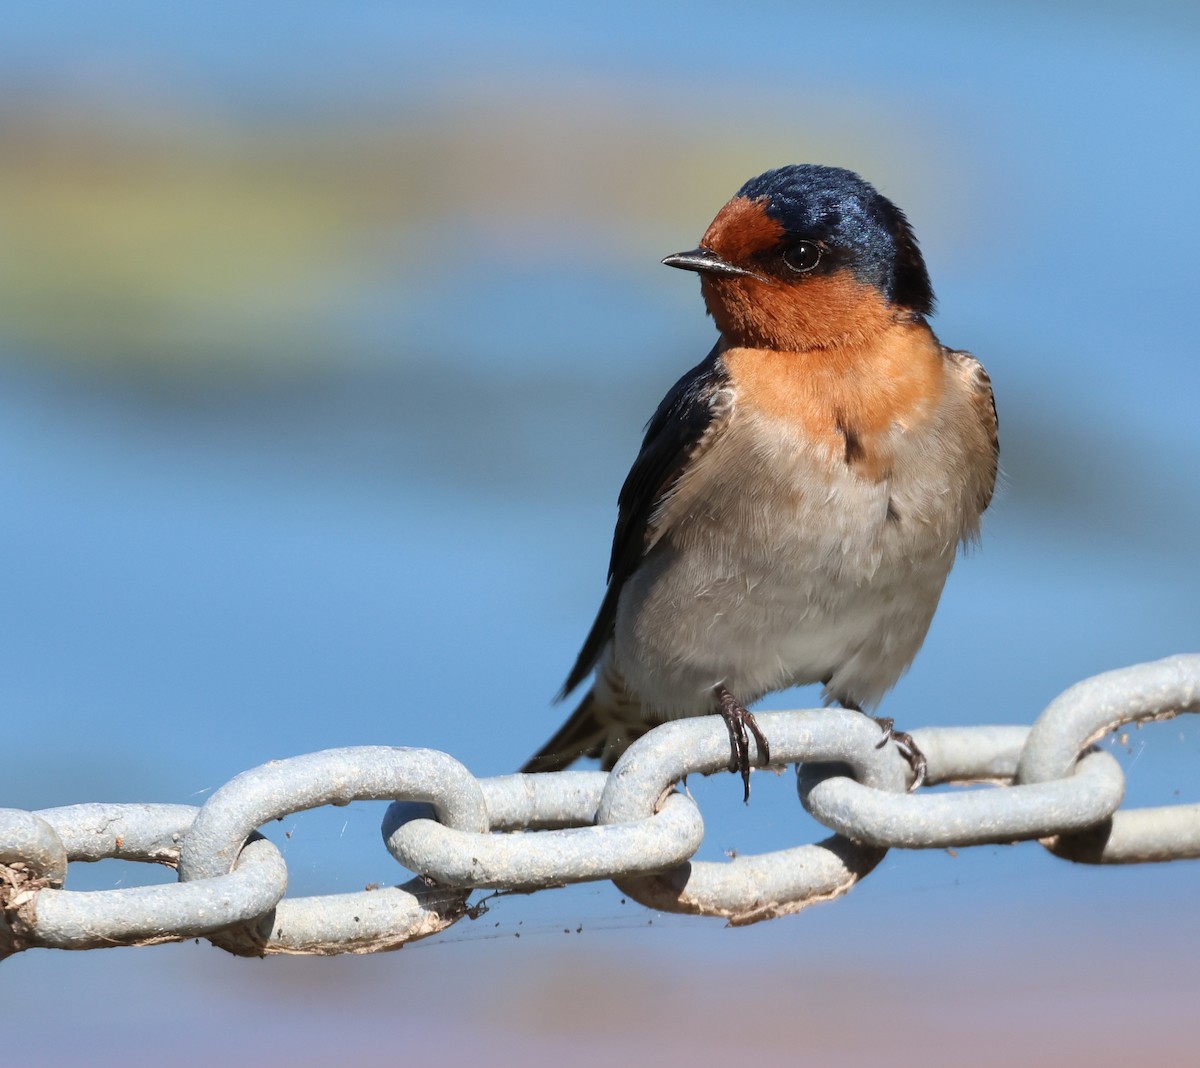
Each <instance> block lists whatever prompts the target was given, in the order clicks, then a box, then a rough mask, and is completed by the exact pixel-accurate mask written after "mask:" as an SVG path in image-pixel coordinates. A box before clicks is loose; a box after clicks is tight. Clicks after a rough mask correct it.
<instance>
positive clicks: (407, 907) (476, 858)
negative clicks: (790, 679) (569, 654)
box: [0, 655, 1200, 956]
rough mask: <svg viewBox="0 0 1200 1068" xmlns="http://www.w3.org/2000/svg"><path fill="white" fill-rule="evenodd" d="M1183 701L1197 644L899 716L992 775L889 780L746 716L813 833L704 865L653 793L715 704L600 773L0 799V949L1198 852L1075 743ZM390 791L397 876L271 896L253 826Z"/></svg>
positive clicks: (771, 890) (288, 773) (327, 771)
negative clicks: (813, 822) (36, 804)
mask: <svg viewBox="0 0 1200 1068" xmlns="http://www.w3.org/2000/svg"><path fill="white" fill-rule="evenodd" d="M1197 711H1200V655H1186V656H1175V657H1170V658H1168V659H1166V660H1160V661H1157V662H1156V663H1152V664H1142V665H1138V666H1136V667H1131V668H1126V669H1123V670H1120V671H1113V672H1109V673H1107V674H1104V675H1099V676H1096V677H1095V678H1092V679H1088V680H1086V681H1084V682H1081V683H1079V684H1078V685H1076V686H1074V687H1072V688H1071V689H1070V690H1068V691H1067V692H1066V693H1064V694H1063V695H1062V696H1060V697H1059V698H1057V699H1056V700H1055V701H1053V702H1052V703H1051V704H1050V706H1049V707H1048V708H1047V709H1046V710H1045V712H1043V713H1042V715H1041V716H1040V717H1039V719H1038V720H1037V722H1036V723H1035V724H1034V725H1033V727H1031V728H1026V727H1019V726H1018V727H956V728H934V727H931V728H926V729H924V730H919V731H914V732H913V738H914V740H915V741H916V743H917V745H918V746H919V747H920V748H921V750H922V751H923V752H924V753H925V756H926V758H927V760H928V762H929V767H928V776H927V780H926V784H927V785H928V786H936V785H939V784H944V783H989V784H993V785H999V786H1002V787H1004V788H1003V789H987V790H964V791H956V792H951V793H946V792H927V791H925V790H922V791H918V792H914V793H908V792H906V791H907V788H908V784H909V777H910V775H911V772H910V770H909V767H908V764H907V762H906V761H905V760H904V758H903V757H902V756H901V755H900V754H899V753H898V751H897V750H896V747H895V746H894V745H889V746H887V747H885V748H882V749H881V748H878V740H879V734H878V729H877V728H876V727H875V726H874V724H872V723H871V722H870V721H869V720H868V719H867V718H866V717H864V716H862V715H859V714H858V713H855V712H847V711H843V710H840V709H819V710H810V711H797V712H764V713H760V714H759V715H758V716H757V717H756V718H757V720H758V723H759V726H760V727H761V728H762V730H763V731H764V733H765V734H766V736H767V738H768V739H769V741H770V743H771V753H772V757H773V760H774V762H775V763H776V764H796V765H798V786H799V795H800V800H801V802H802V803H803V805H804V807H805V808H806V809H808V811H809V812H810V813H811V814H812V815H813V816H814V817H815V818H816V819H817V820H818V821H820V822H821V823H823V824H824V825H825V826H827V827H829V828H830V829H831V830H833V831H834V832H835V833H834V834H833V835H832V836H831V837H829V838H826V839H825V840H824V841H822V842H818V843H815V844H811V845H799V846H792V847H790V848H785V849H781V850H778V851H775V852H771V853H765V854H762V855H759V856H744V855H743V856H737V857H734V858H733V859H731V860H730V861H729V862H727V863H711V862H702V861H692V860H691V859H690V858H691V857H693V856H694V855H695V853H696V851H697V849H699V847H700V843H701V841H702V839H703V837H704V822H703V819H702V817H701V815H700V811H699V809H698V807H697V805H696V803H695V802H694V801H693V799H692V797H691V796H690V795H689V794H688V793H687V792H686V791H682V792H681V791H679V790H677V789H676V785H677V784H678V783H680V782H681V781H682V780H683V779H684V778H685V777H686V776H688V775H695V774H711V773H713V772H717V771H721V770H724V769H725V768H726V767H727V766H728V761H729V740H728V733H727V731H726V729H725V727H724V724H723V723H721V722H720V720H719V719H717V718H716V717H711V716H706V717H701V718H698V719H689V720H680V721H677V722H673V723H668V724H666V725H665V726H662V727H659V728H656V729H655V730H653V731H651V732H650V733H648V734H647V735H646V736H645V737H644V738H642V739H641V740H639V741H638V742H637V743H636V744H634V745H633V746H631V747H630V749H629V751H628V752H627V753H625V755H624V756H623V757H622V758H621V760H620V761H619V762H618V763H617V766H616V767H615V768H614V769H613V770H612V772H611V773H609V774H605V773H603V772H593V771H566V772H559V773H557V774H544V775H505V776H500V777H497V778H489V779H476V778H475V777H474V776H473V775H471V773H470V772H469V771H467V769H466V768H464V767H463V766H462V765H461V764H459V763H458V762H457V761H455V760H454V759H453V758H451V757H449V756H447V755H446V754H445V753H440V752H437V751H435V750H430V749H403V748H389V747H383V746H363V747H357V748H347V749H331V750H326V751H324V752H320V753H310V754H308V755H306V756H299V757H293V758H291V759H288V760H278V761H273V762H272V763H270V764H266V765H263V766H262V767H259V768H254V769H252V770H250V771H247V772H244V773H243V774H241V775H238V776H237V777H236V778H234V779H233V780H231V781H230V782H229V783H227V784H226V785H224V786H222V787H221V788H220V789H219V790H217V791H216V792H215V793H214V794H213V795H212V796H211V797H210V798H209V799H208V801H207V802H206V803H205V804H204V805H203V806H202V807H199V808H196V807H193V806H189V805H137V804H125V805H104V804H92V805H71V806H67V807H64V808H52V809H42V810H40V811H37V812H26V811H22V810H20V809H0V917H2V922H0V956H6V955H8V954H11V953H15V952H17V951H19V950H22V949H27V948H30V947H34V946H45V947H55V948H59V949H94V948H98V947H101V946H116V945H149V944H152V943H156V942H168V941H179V940H182V939H185V938H199V937H203V938H207V939H208V940H209V941H211V942H213V943H214V944H216V945H218V946H221V947H222V948H224V949H226V950H228V951H229V952H231V953H237V954H241V955H246V956H261V955H263V954H266V953H310V954H313V953H316V954H332V953H368V952H375V951H378V950H384V949H395V948H397V947H399V946H402V945H404V944H405V943H406V942H409V941H412V940H414V939H417V938H423V937H425V936H427V935H430V934H434V933H435V932H437V931H440V930H442V929H444V928H445V927H447V926H449V925H450V924H452V923H454V922H455V921H456V920H458V919H460V918H462V917H463V916H465V915H469V914H472V913H473V911H474V910H473V908H472V907H471V906H470V905H469V904H468V900H469V897H470V894H471V892H472V891H473V890H478V889H491V890H504V889H520V890H525V891H528V890H534V889H538V888H542V887H549V886H559V885H562V884H564V883H571V882H582V881H587V880H603V879H608V880H612V881H614V882H615V883H616V884H617V885H618V886H619V887H620V889H621V890H622V892H623V893H625V894H627V895H628V896H630V897H632V898H634V899H635V900H637V901H640V902H642V903H643V904H645V905H647V906H649V907H651V908H655V909H667V910H671V911H677V912H688V913H695V914H702V915H712V916H722V917H724V918H725V919H726V920H728V921H729V922H730V923H732V924H743V923H753V922H756V921H758V920H762V919H767V918H770V917H773V916H779V915H783V914H785V913H789V912H796V911H799V910H800V909H802V908H805V907H807V906H808V905H811V904H813V903H814V902H817V901H827V900H830V899H832V898H835V897H838V896H840V895H841V894H844V893H846V891H847V890H849V889H850V887H851V886H853V885H854V883H855V882H857V881H858V880H859V879H861V878H862V877H863V876H865V875H867V874H868V873H869V872H870V871H871V870H872V868H874V867H875V866H876V865H877V864H878V863H879V862H880V860H881V859H882V858H883V856H884V854H885V853H886V851H887V850H888V849H889V848H892V847H899V848H905V849H930V848H946V847H964V846H971V845H980V844H984V843H1011V842H1017V841H1022V840H1027V839H1038V840H1040V841H1041V842H1042V843H1043V844H1044V845H1046V846H1047V848H1049V849H1050V850H1051V851H1053V852H1054V853H1056V854H1057V855H1058V856H1062V857H1066V858H1068V859H1071V860H1076V861H1084V862H1088V863H1101V864H1105V863H1108V864H1113V863H1115V864H1128V863H1138V862H1145V861H1164V860H1178V859H1182V858H1189V857H1193V858H1194V857H1200V804H1197V803H1193V804H1180V805H1171V806H1166V807H1161V808H1148V809H1141V810H1134V811H1124V810H1122V811H1118V809H1119V808H1120V805H1121V801H1122V799H1123V797H1124V793H1125V778H1124V774H1123V772H1122V771H1121V768H1120V766H1119V765H1118V764H1117V762H1116V761H1115V760H1114V759H1113V758H1112V757H1111V756H1110V755H1109V754H1108V753H1106V752H1104V751H1103V750H1098V749H1092V748H1089V746H1090V745H1091V743H1092V742H1094V741H1095V740H1096V739H1097V738H1099V737H1101V736H1102V735H1104V734H1106V733H1107V732H1108V731H1111V730H1113V729H1114V728H1116V727H1118V726H1120V725H1122V724H1125V723H1131V722H1143V721H1148V720H1156V719H1164V718H1169V717H1171V716H1174V715H1177V714H1178V713H1181V712H1197ZM356 800H391V801H392V802H393V803H392V804H391V805H390V806H389V808H388V810H387V813H386V815H385V817H384V821H383V828H382V832H383V838H384V842H385V845H386V847H387V849H388V850H389V851H390V852H391V854H392V856H393V857H394V858H395V859H396V860H397V861H399V862H400V864H402V865H403V866H404V867H406V868H408V869H410V870H411V871H413V872H416V873H418V874H417V876H416V877H415V878H413V879H410V880H409V881H408V882H406V883H404V884H403V885H401V886H394V887H384V888H380V889H378V890H367V891H362V892H359V893H347V894H333V895H327V896H321V897H305V898H290V897H287V896H286V892H287V865H286V864H285V862H284V859H283V857H282V855H281V854H280V852H279V850H278V849H277V848H276V847H275V846H274V845H273V844H272V843H271V842H270V841H268V840H267V839H266V838H264V837H262V835H260V834H259V833H258V831H257V828H258V827H261V826H262V825H264V824H265V823H267V822H269V821H270V820H274V819H277V818H280V817H282V816H285V815H287V814H289V813H293V812H299V811H302V810H305V809H311V808H316V807H318V806H321V805H345V804H348V803H349V802H351V801H356ZM107 857H118V858H121V859H124V860H133V861H140V862H144V863H156V864H165V865H168V866H171V867H175V868H177V869H178V872H179V881H178V882H177V883H174V884H169V885H159V886H141V887H132V888H128V889H117V890H101V891H94V892H76V891H71V890H65V889H63V885H64V883H65V881H66V879H67V876H68V871H69V869H68V865H69V863H70V862H72V861H94V860H100V859H103V858H107Z"/></svg>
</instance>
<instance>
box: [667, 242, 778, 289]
mask: <svg viewBox="0 0 1200 1068" xmlns="http://www.w3.org/2000/svg"><path fill="white" fill-rule="evenodd" d="M663 263H664V264H665V265H666V266H667V267H678V268H679V269H680V270H683V271H698V272H699V273H700V274H720V275H725V276H727V277H734V276H744V277H746V278H757V279H759V281H762V282H765V281H767V279H765V278H763V276H762V275H760V274H755V273H754V272H753V271H748V270H746V268H745V267H739V266H737V264H734V263H730V262H729V261H728V260H723V259H721V257H720V256H718V255H717V254H716V253H715V252H713V250H712V249H710V248H705V247H704V246H703V245H701V246H700V247H699V248H694V249H692V251H691V252H676V253H674V254H673V255H671V256H668V257H666V259H664V260H663Z"/></svg>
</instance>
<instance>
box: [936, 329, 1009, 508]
mask: <svg viewBox="0 0 1200 1068" xmlns="http://www.w3.org/2000/svg"><path fill="white" fill-rule="evenodd" d="M945 353H946V356H947V358H948V359H950V360H951V361H953V363H954V365H955V366H956V368H957V369H958V373H959V376H960V377H961V379H962V381H963V383H964V384H965V385H966V386H967V388H968V389H969V390H970V395H971V400H972V401H973V402H974V405H975V411H976V414H977V416H978V418H979V427H980V429H981V430H982V432H983V434H984V436H985V441H984V442H983V443H981V448H986V449H987V450H988V456H987V459H985V460H984V462H983V464H982V465H981V466H982V471H981V477H980V479H979V484H978V497H977V504H978V507H979V511H980V513H982V512H983V511H984V509H986V508H987V506H988V505H989V504H991V501H992V494H993V493H994V492H995V489H996V475H997V473H998V471H999V467H1000V421H999V418H998V417H997V415H996V397H995V394H994V393H993V392H992V380H991V378H989V377H988V373H987V371H985V370H984V368H983V364H981V363H980V362H979V361H978V360H977V359H975V357H974V356H972V355H971V354H970V353H969V352H963V351H961V350H958V349H946V350H945Z"/></svg>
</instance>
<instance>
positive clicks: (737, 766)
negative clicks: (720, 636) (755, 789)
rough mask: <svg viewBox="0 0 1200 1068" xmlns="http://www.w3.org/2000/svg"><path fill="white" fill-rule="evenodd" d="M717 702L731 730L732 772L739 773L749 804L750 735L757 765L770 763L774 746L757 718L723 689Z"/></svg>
mask: <svg viewBox="0 0 1200 1068" xmlns="http://www.w3.org/2000/svg"><path fill="white" fill-rule="evenodd" d="M716 694H717V700H718V701H719V702H720V713H721V718H722V719H723V720H725V726H726V727H728V728H729V770H730V771H740V772H741V774H742V785H743V786H744V787H745V794H744V795H743V797H742V801H743V802H745V803H746V804H749V802H750V739H749V737H748V736H747V732H749V733H750V734H752V735H754V744H755V745H756V746H757V748H758V763H760V764H769V763H770V762H771V747H770V746H769V745H768V744H767V739H766V738H765V737H764V736H763V732H762V730H761V729H760V728H759V726H758V724H757V723H756V722H755V720H754V716H753V715H752V714H751V713H750V712H748V711H746V709H745V708H744V707H743V706H742V705H741V704H740V703H739V701H738V699H737V698H736V697H734V696H733V694H731V693H730V692H729V691H728V690H727V689H725V687H724V686H718V687H717V688H716Z"/></svg>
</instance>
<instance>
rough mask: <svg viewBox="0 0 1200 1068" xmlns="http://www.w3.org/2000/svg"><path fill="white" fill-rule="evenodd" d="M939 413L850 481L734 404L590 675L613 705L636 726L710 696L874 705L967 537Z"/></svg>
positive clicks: (966, 450)
mask: <svg viewBox="0 0 1200 1068" xmlns="http://www.w3.org/2000/svg"><path fill="white" fill-rule="evenodd" d="M953 407H954V400H953V398H943V403H942V404H941V405H940V406H939V411H938V412H936V413H935V415H934V417H933V418H932V419H931V420H929V421H927V422H925V423H923V424H922V425H921V426H920V427H918V428H917V429H915V430H906V429H904V428H902V427H899V426H897V427H895V428H893V430H892V431H890V432H889V436H890V440H889V441H888V442H887V448H888V452H889V456H890V462H889V465H888V468H887V471H886V474H885V476H884V477H864V475H863V474H862V473H860V470H859V469H857V468H856V467H855V466H853V465H852V464H850V463H849V462H847V460H846V459H845V458H844V457H843V456H842V455H840V454H839V453H838V452H837V451H836V450H831V449H830V448H829V447H828V445H827V443H825V442H817V441H814V440H813V439H812V438H811V437H810V436H807V435H804V434H802V433H801V432H800V431H799V430H798V428H797V427H796V426H795V425H794V424H790V423H788V422H785V421H783V420H780V419H778V418H774V417H772V416H770V415H767V414H764V413H762V412H760V411H755V410H745V408H742V409H739V407H738V404H737V399H736V393H735V395H734V396H733V398H732V399H731V404H730V406H729V408H728V415H727V416H726V418H727V420H728V421H727V422H726V423H725V425H724V426H723V427H722V429H721V432H720V434H718V435H714V437H713V439H712V442H711V444H710V445H708V446H707V447H704V448H701V449H699V450H697V455H695V456H694V457H693V459H692V462H691V463H690V464H689V465H688V468H687V470H686V472H685V473H684V475H683V476H682V477H681V478H680V480H679V482H678V484H677V485H676V486H675V488H674V490H673V491H672V493H671V494H670V496H669V497H668V498H667V500H665V501H664V503H663V506H662V508H661V510H660V514H659V516H658V517H657V519H656V524H655V532H654V538H653V539H652V544H651V547H650V548H649V550H648V552H647V555H646V557H645V559H644V560H643V561H642V564H641V565H640V566H639V568H638V570H637V571H636V572H635V573H634V574H633V575H632V576H631V577H630V578H629V580H628V582H627V583H626V585H625V588H624V589H623V590H622V593H621V598H620V602H619V605H618V608H617V617H616V626H615V631H614V635H613V641H612V643H611V644H610V646H609V648H608V650H607V651H606V655H605V660H606V664H605V669H606V671H607V673H608V674H609V675H610V676H612V675H615V676H616V677H617V678H619V679H620V680H621V681H622V683H623V689H624V690H625V697H626V699H633V701H635V702H636V703H639V704H640V706H641V709H642V714H643V716H644V717H645V718H646V719H648V720H650V721H651V722H657V721H659V720H665V719H672V718H676V717H680V716H688V715H699V714H703V713H707V712H711V711H712V709H713V697H712V690H713V687H714V686H716V685H718V684H724V685H725V686H726V687H727V688H728V689H729V690H730V691H731V692H732V693H733V694H734V695H735V696H736V697H737V698H738V700H740V701H742V702H743V703H746V704H749V703H750V702H752V701H754V700H756V699H757V698H759V697H761V696H762V695H763V694H765V693H768V692H771V691H773V690H778V689H782V688H784V687H787V686H790V685H794V684H807V683H814V682H822V683H824V684H825V696H826V699H827V700H839V701H841V702H843V703H848V704H856V705H862V706H870V705H873V704H874V703H876V702H877V701H878V700H879V698H880V697H881V696H882V695H883V694H884V692H885V691H886V690H888V689H889V688H890V687H891V686H892V685H893V684H894V683H895V681H896V680H897V679H898V678H899V676H900V675H901V674H902V673H903V672H904V670H905V669H906V668H907V667H908V665H909V664H910V663H911V662H912V659H913V657H914V656H915V655H916V653H917V651H918V649H919V648H920V646H921V643H922V642H923V641H924V638H925V633H926V631H927V630H928V628H929V624H930V621H931V620H932V618H933V613H934V610H935V609H936V607H937V602H938V598H939V596H940V595H941V591H942V587H943V584H944V583H945V581H946V576H947V574H948V573H949V571H950V567H951V565H952V563H953V561H954V555H955V552H956V550H957V547H958V545H959V543H960V541H962V540H963V539H964V538H966V537H969V536H970V535H971V534H973V533H974V531H975V530H976V528H977V523H978V517H979V509H978V507H976V506H975V504H974V497H973V493H972V490H971V486H970V485H969V483H970V481H971V478H970V475H971V471H970V462H971V442H969V441H963V440H960V437H959V435H956V434H955V433H953V432H952V427H953V426H954V425H955V418H954V415H955V413H954V412H953V411H951V410H950V409H952V408H953ZM957 414H959V415H961V414H962V413H961V412H960V413H957ZM958 422H960V423H961V419H959V420H958ZM631 703H632V702H631Z"/></svg>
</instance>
